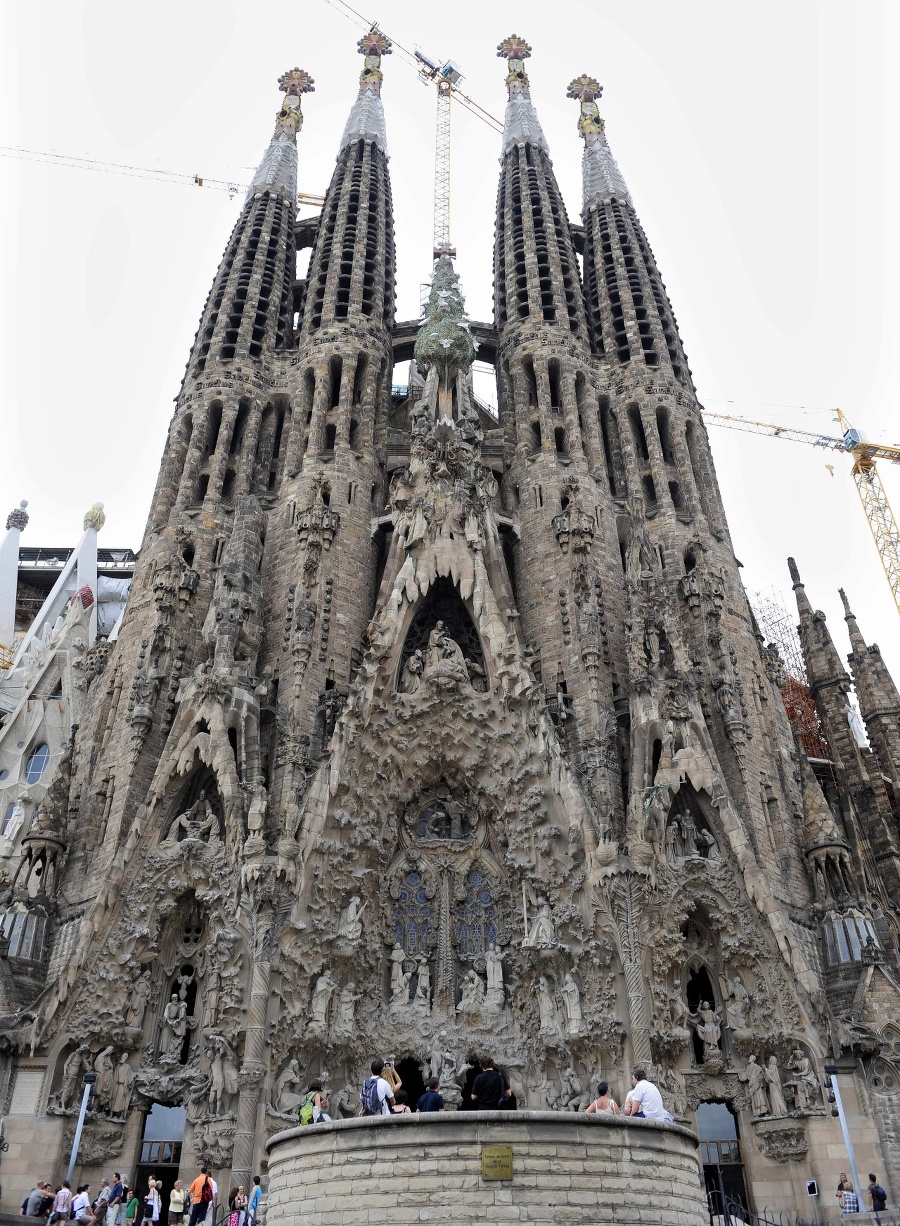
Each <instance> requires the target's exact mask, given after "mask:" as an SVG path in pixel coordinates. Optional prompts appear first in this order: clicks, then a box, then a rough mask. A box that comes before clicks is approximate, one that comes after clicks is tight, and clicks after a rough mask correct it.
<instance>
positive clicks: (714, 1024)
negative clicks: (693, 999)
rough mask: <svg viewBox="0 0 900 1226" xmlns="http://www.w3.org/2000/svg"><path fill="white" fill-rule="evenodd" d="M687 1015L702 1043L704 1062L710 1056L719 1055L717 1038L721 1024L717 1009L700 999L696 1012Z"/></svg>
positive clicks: (718, 1037)
mask: <svg viewBox="0 0 900 1226" xmlns="http://www.w3.org/2000/svg"><path fill="white" fill-rule="evenodd" d="M688 1016H689V1017H690V1020H691V1024H692V1025H693V1027H694V1029H695V1030H696V1032H697V1037H698V1038H699V1039H700V1041H701V1043H702V1044H703V1060H704V1063H705V1062H706V1061H707V1060H709V1059H710V1057H718V1056H720V1055H721V1053H720V1051H719V1039H720V1038H721V1037H722V1025H721V1022H720V1020H719V1014H718V1010H716V1009H714V1008H713V1007H712V1005H711V1004H710V1002H709V1001H708V1000H701V1002H700V1006H699V1008H698V1009H697V1012H696V1013H691V1014H689V1015H688Z"/></svg>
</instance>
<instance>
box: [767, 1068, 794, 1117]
mask: <svg viewBox="0 0 900 1226" xmlns="http://www.w3.org/2000/svg"><path fill="white" fill-rule="evenodd" d="M765 1071H766V1082H767V1083H768V1087H769V1102H770V1103H771V1114H772V1115H774V1116H777V1117H779V1118H781V1117H783V1116H785V1115H787V1113H788V1109H787V1103H786V1102H785V1101H784V1091H783V1090H782V1088H781V1073H780V1072H779V1071H778V1061H777V1060H776V1059H775V1057H774V1056H769V1061H768V1063H767V1064H766V1070H765Z"/></svg>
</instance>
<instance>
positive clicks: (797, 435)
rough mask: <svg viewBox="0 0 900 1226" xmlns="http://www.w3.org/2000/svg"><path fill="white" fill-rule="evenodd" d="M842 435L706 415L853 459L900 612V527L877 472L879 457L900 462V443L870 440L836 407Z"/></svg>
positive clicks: (728, 425)
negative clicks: (871, 441)
mask: <svg viewBox="0 0 900 1226" xmlns="http://www.w3.org/2000/svg"><path fill="white" fill-rule="evenodd" d="M836 413H837V420H838V423H839V424H840V427H841V432H842V433H841V437H840V438H835V437H833V436H832V435H829V434H816V433H814V432H813V431H812V430H797V429H795V428H794V427H793V426H776V425H773V424H772V423H771V422H766V421H751V420H750V419H749V418H747V417H730V416H728V414H726V413H710V412H707V411H706V410H704V413H703V417H704V419H705V420H706V421H707V422H709V424H710V425H712V426H725V427H726V428H727V429H729V430H746V431H748V432H749V433H751V434H763V435H767V436H768V437H769V438H786V439H790V440H791V441H792V442H795V443H808V444H810V445H811V446H813V447H824V448H825V449H826V450H828V451H843V452H844V453H845V454H847V455H849V456H851V457H852V459H853V469H852V473H853V480H854V482H855V483H856V492H857V493H858V494H859V500H860V502H861V503H862V505H863V510H864V511H865V513H866V519H867V520H868V521H869V528H870V529H871V532H872V536H873V538H874V540H875V548H876V549H877V550H878V556H879V558H881V565H882V566H883V567H884V573H885V575H886V576H887V581H888V583H889V585H890V589H891V593H892V594H893V597H894V603H895V604H896V605H897V612H898V613H900V530H898V527H897V520H896V519H895V517H894V512H893V511H892V510H891V504H890V502H888V496H887V493H886V492H885V489H884V486H883V485H882V484H881V478H880V477H879V476H878V468H877V464H876V461H878V460H888V461H890V463H892V464H900V447H896V446H891V445H890V444H888V443H870V442H869V441H868V440H867V439H866V438H865V436H864V435H863V433H862V431H861V430H856V429H854V427H853V426H851V425H850V423H849V421H847V418H846V417H845V416H844V414H843V413H842V412H841V410H840V409H837V410H836Z"/></svg>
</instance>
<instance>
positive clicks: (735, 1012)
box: [725, 975, 750, 1030]
mask: <svg viewBox="0 0 900 1226" xmlns="http://www.w3.org/2000/svg"><path fill="white" fill-rule="evenodd" d="M725 983H726V987H727V990H728V1000H727V1003H726V1005H725V1016H726V1018H727V1019H728V1025H729V1026H730V1027H731V1029H732V1030H747V1029H748V1023H747V1007H748V1005H749V1004H750V993H749V992H748V991H747V989H746V988H745V987H744V985H743V983H742V982H741V978H740V976H739V975H734V976H733V977H732V978H731V979H727V978H726V980H725Z"/></svg>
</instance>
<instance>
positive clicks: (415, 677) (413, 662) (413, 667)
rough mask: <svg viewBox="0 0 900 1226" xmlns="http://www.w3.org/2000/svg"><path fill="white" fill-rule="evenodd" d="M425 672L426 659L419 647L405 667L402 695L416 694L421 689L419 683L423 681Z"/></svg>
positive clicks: (401, 688) (402, 675)
mask: <svg viewBox="0 0 900 1226" xmlns="http://www.w3.org/2000/svg"><path fill="white" fill-rule="evenodd" d="M424 671H425V657H424V655H423V654H422V650H421V648H418V647H417V648H416V650H415V651H414V652H413V653H412V655H411V656H410V657H409V659H408V660H407V661H406V663H405V664H404V665H403V672H402V673H401V675H400V693H401V694H415V692H416V690H417V689H418V688H419V682H420V681H421V680H422V673H423V672H424Z"/></svg>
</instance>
